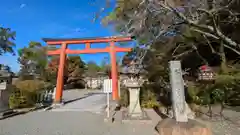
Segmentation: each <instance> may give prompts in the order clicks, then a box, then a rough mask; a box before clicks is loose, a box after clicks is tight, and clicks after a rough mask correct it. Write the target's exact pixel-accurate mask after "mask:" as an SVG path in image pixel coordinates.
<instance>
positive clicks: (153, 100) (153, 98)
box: [140, 85, 160, 108]
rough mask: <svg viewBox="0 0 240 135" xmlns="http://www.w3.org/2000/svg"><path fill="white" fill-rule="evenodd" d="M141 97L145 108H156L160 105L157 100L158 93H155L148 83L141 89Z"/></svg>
mask: <svg viewBox="0 0 240 135" xmlns="http://www.w3.org/2000/svg"><path fill="white" fill-rule="evenodd" d="M140 99H141V100H140V101H141V106H142V107H144V108H154V107H159V106H160V104H159V102H158V101H157V95H156V93H154V92H153V90H152V89H151V88H149V87H148V86H146V85H145V86H144V87H143V88H142V89H141V92H140Z"/></svg>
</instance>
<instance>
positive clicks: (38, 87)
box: [9, 80, 53, 109]
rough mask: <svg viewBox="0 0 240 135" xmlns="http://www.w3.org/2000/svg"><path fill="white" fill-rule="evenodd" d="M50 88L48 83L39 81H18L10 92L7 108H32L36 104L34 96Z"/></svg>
mask: <svg viewBox="0 0 240 135" xmlns="http://www.w3.org/2000/svg"><path fill="white" fill-rule="evenodd" d="M52 87H53V86H52V85H51V84H50V83H46V82H44V81H40V80H24V81H18V82H16V84H15V87H13V89H12V90H11V95H10V97H9V106H10V108H12V109H13V108H23V107H30V106H33V105H35V102H36V99H35V97H36V94H37V93H38V92H39V91H42V90H46V89H49V88H52Z"/></svg>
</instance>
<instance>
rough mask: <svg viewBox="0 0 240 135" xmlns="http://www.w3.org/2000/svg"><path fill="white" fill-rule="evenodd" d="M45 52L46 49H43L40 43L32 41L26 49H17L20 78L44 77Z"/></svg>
mask: <svg viewBox="0 0 240 135" xmlns="http://www.w3.org/2000/svg"><path fill="white" fill-rule="evenodd" d="M46 50H47V48H46V47H43V46H42V45H41V43H39V42H34V41H31V42H30V43H29V44H28V47H24V48H22V49H19V51H18V54H19V58H18V62H19V63H20V64H21V69H20V76H22V77H24V76H29V75H30V76H38V77H42V76H44V74H45V67H46V65H47V54H46Z"/></svg>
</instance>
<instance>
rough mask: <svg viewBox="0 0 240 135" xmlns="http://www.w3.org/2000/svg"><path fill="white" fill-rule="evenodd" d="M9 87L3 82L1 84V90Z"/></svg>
mask: <svg viewBox="0 0 240 135" xmlns="http://www.w3.org/2000/svg"><path fill="white" fill-rule="evenodd" d="M6 87H7V82H1V83H0V90H5V89H6Z"/></svg>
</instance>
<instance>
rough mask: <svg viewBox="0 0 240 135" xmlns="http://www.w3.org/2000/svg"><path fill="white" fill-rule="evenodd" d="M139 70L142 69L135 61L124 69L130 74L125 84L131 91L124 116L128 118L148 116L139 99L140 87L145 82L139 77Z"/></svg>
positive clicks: (125, 72)
mask: <svg viewBox="0 0 240 135" xmlns="http://www.w3.org/2000/svg"><path fill="white" fill-rule="evenodd" d="M139 71H140V69H139V68H138V67H137V66H136V65H135V64H133V63H132V64H131V65H130V66H129V67H127V68H125V71H124V74H126V75H127V76H128V79H127V81H126V83H125V86H126V87H127V88H128V91H129V107H128V111H127V113H126V115H125V116H124V117H125V118H127V119H132V118H133V119H143V118H145V117H146V115H145V113H144V112H143V110H142V109H141V106H140V100H139V94H140V88H141V86H142V84H143V81H142V80H141V79H140V77H139Z"/></svg>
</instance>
